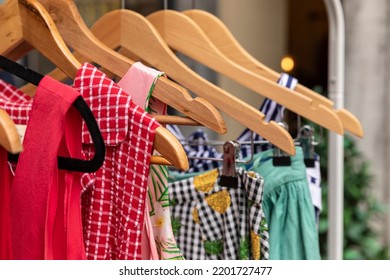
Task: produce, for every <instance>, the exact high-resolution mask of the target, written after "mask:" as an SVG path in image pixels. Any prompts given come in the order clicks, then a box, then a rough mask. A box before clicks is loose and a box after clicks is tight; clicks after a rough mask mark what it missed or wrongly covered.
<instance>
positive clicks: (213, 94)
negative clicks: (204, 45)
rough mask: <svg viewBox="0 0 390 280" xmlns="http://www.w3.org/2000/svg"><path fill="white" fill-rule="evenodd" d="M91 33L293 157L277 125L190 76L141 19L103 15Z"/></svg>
mask: <svg viewBox="0 0 390 280" xmlns="http://www.w3.org/2000/svg"><path fill="white" fill-rule="evenodd" d="M91 30H92V32H93V33H94V34H95V36H96V37H97V38H98V39H99V40H101V41H102V42H103V43H104V44H106V45H107V46H109V47H110V48H112V49H118V48H120V47H121V48H124V49H127V50H128V51H130V52H131V53H133V54H134V55H136V56H137V57H139V58H141V59H142V60H144V61H146V63H148V64H149V65H152V66H153V67H155V68H157V69H160V70H161V71H164V72H165V73H167V75H168V76H169V77H171V78H172V79H173V80H175V81H177V82H179V83H180V84H182V85H183V86H185V87H186V88H188V89H189V90H191V91H193V92H194V93H195V94H197V95H199V96H201V97H203V98H205V99H206V100H208V101H209V102H210V103H212V104H213V105H214V106H215V107H217V108H219V109H220V110H221V111H223V112H225V113H226V114H227V115H229V116H231V117H232V118H234V119H235V120H237V121H238V122H240V123H241V124H243V125H245V126H246V127H248V128H249V129H251V130H253V131H255V132H256V133H258V134H260V135H262V136H263V137H264V138H265V139H267V140H269V141H270V142H271V143H273V144H274V145H275V146H277V147H279V148H281V149H282V150H284V151H286V152H287V153H289V154H291V155H294V154H295V148H294V142H293V140H292V138H291V136H290V135H289V134H288V132H287V131H286V130H285V129H283V128H282V127H280V126H279V125H278V124H277V123H276V122H270V123H267V122H266V121H265V116H264V114H263V113H261V112H259V111H258V110H257V109H255V108H254V107H252V106H249V105H248V104H246V103H245V102H243V101H242V100H240V99H238V98H236V97H234V96H232V95H231V94H229V93H227V92H226V91H223V90H222V89H221V88H219V87H217V86H215V85H214V84H212V83H210V82H208V81H207V80H205V79H203V78H202V77H200V76H199V75H197V74H196V73H195V72H193V71H192V70H191V69H190V68H189V67H187V66H186V65H185V64H184V63H182V62H181V61H180V60H179V59H178V58H177V57H176V56H175V54H174V53H173V52H172V51H171V50H170V49H169V47H168V46H167V45H166V43H165V42H164V40H163V39H162V38H161V37H160V35H159V33H158V32H157V30H156V29H155V28H154V27H153V26H152V25H151V24H150V22H148V21H147V20H146V18H145V17H143V16H142V15H140V14H138V13H135V12H133V11H130V10H115V11H111V12H109V13H107V14H105V15H103V16H102V17H101V18H100V19H99V20H98V21H97V22H96V23H95V24H94V25H93V27H92V29H91Z"/></svg>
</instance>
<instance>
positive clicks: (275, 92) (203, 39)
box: [147, 10, 344, 134]
mask: <svg viewBox="0 0 390 280" xmlns="http://www.w3.org/2000/svg"><path fill="white" fill-rule="evenodd" d="M147 19H148V20H149V21H150V22H151V23H152V24H153V25H154V27H155V28H156V29H157V30H158V31H159V32H160V34H161V35H162V37H163V38H164V40H165V42H166V43H167V44H168V45H169V46H170V47H171V48H172V49H174V50H177V51H179V52H181V53H183V54H185V55H187V56H188V57H190V58H192V59H194V60H196V61H198V62H201V63H202V64H204V65H206V66H208V67H210V68H211V69H213V70H215V71H217V72H219V73H221V74H224V75H226V76H227V77H229V78H231V79H232V80H234V81H236V82H238V83H240V84H242V85H244V86H245V87H247V88H249V89H251V90H253V91H254V92H256V93H258V94H260V95H262V96H265V97H267V98H270V99H272V100H274V101H276V102H278V103H279V104H281V105H283V106H284V107H286V108H287V109H289V110H291V111H293V112H295V113H297V114H298V115H301V116H303V117H305V118H307V119H309V120H311V121H313V122H315V123H317V124H319V125H321V126H323V127H325V128H327V129H329V130H331V131H333V132H336V133H338V134H343V133H344V129H343V126H342V124H341V121H340V119H339V118H338V116H337V115H336V114H335V113H334V112H333V111H332V110H330V109H329V108H328V107H325V106H323V105H321V104H320V105H319V106H316V107H313V106H312V103H313V100H312V99H310V98H308V97H306V96H303V95H301V94H299V93H297V92H295V91H293V90H290V89H288V88H285V87H282V86H280V85H278V84H276V83H275V82H272V81H270V80H268V79H266V78H264V77H262V76H259V75H256V74H254V73H253V72H251V71H248V70H247V69H245V68H244V67H242V66H240V65H239V64H237V63H235V62H233V61H231V60H230V59H229V58H227V57H226V56H225V55H224V54H223V53H221V52H220V51H219V50H218V49H217V48H216V47H215V46H214V45H213V44H212V42H211V41H210V40H209V39H208V38H207V36H206V35H205V34H204V32H203V31H202V30H201V29H200V28H199V27H198V26H197V25H196V24H195V23H194V21H193V20H191V18H189V17H188V16H186V15H184V14H182V13H180V12H178V11H173V10H161V11H157V12H154V13H152V14H150V15H149V16H147Z"/></svg>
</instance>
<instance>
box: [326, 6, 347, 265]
mask: <svg viewBox="0 0 390 280" xmlns="http://www.w3.org/2000/svg"><path fill="white" fill-rule="evenodd" d="M324 1H325V5H326V10H327V14H328V22H329V70H328V75H329V77H328V91H329V98H330V99H331V100H332V101H333V102H334V105H335V108H336V109H340V108H343V107H344V84H345V72H344V71H345V21H344V13H343V7H342V5H341V2H340V0H324ZM343 142H344V138H343V136H341V135H337V134H335V133H332V132H330V133H329V139H328V143H329V145H328V147H329V150H328V157H329V159H328V162H329V163H328V188H329V192H328V209H329V214H328V222H329V230H328V237H327V239H328V242H327V243H328V248H327V251H328V259H330V260H341V259H343V226H344V223H343V216H344V146H343Z"/></svg>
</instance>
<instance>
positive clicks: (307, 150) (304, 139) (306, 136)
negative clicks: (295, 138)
mask: <svg viewBox="0 0 390 280" xmlns="http://www.w3.org/2000/svg"><path fill="white" fill-rule="evenodd" d="M300 134H301V137H300V143H301V147H302V151H303V158H304V161H305V165H306V167H314V165H315V160H314V128H313V127H311V126H309V125H304V126H303V127H302V129H301V131H300Z"/></svg>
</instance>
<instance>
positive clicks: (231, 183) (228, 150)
mask: <svg viewBox="0 0 390 280" xmlns="http://www.w3.org/2000/svg"><path fill="white" fill-rule="evenodd" d="M239 154H240V144H239V143H238V142H237V141H227V142H226V143H225V144H224V145H223V165H222V173H221V176H220V178H219V184H220V185H221V186H225V187H230V188H236V187H237V186H238V177H237V166H236V163H237V159H238V158H239Z"/></svg>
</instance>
